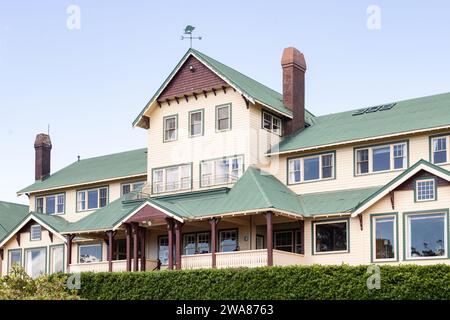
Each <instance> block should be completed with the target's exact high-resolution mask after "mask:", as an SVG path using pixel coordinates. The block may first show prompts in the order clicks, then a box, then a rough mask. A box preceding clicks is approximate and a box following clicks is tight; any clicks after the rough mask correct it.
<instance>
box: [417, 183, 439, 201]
mask: <svg viewBox="0 0 450 320" xmlns="http://www.w3.org/2000/svg"><path fill="white" fill-rule="evenodd" d="M430 181H431V182H433V185H432V186H433V198H432V199H420V198H419V183H427V182H430ZM414 184H415V186H414V192H415V193H416V198H415V199H416V202H427V201H435V200H436V199H437V197H436V196H437V195H436V193H437V185H436V179H434V178H429V179H418V180H416V181H415V182H414Z"/></svg>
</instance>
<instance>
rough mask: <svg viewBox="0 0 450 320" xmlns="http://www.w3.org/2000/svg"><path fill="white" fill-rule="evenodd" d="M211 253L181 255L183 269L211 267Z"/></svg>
mask: <svg viewBox="0 0 450 320" xmlns="http://www.w3.org/2000/svg"><path fill="white" fill-rule="evenodd" d="M211 265H212V257H211V253H202V254H193V255H186V256H181V269H201V268H211Z"/></svg>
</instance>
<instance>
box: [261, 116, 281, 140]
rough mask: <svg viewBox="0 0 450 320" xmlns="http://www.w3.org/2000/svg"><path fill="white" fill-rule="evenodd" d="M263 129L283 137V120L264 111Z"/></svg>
mask: <svg viewBox="0 0 450 320" xmlns="http://www.w3.org/2000/svg"><path fill="white" fill-rule="evenodd" d="M262 126H263V129H266V130H267V131H270V132H272V133H275V134H277V135H280V136H281V132H282V129H281V119H280V118H278V117H276V116H274V115H271V114H270V113H267V112H265V111H263V123H262Z"/></svg>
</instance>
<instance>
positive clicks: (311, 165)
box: [303, 157, 319, 181]
mask: <svg viewBox="0 0 450 320" xmlns="http://www.w3.org/2000/svg"><path fill="white" fill-rule="evenodd" d="M303 165H304V172H305V173H304V174H305V181H308V180H317V179H319V157H316V158H307V159H304V160H303Z"/></svg>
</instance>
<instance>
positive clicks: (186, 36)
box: [181, 25, 202, 48]
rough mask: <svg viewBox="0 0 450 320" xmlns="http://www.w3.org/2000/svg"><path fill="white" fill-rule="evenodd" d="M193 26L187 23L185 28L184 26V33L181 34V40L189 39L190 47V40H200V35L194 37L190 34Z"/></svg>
mask: <svg viewBox="0 0 450 320" xmlns="http://www.w3.org/2000/svg"><path fill="white" fill-rule="evenodd" d="M194 29H195V27H194V26H191V25H187V26H186V28H184V34H183V35H182V36H181V40H186V39H189V43H190V47H191V48H192V40H193V39H194V40H202V37H194V36H193V35H192V32H193V31H194Z"/></svg>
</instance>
